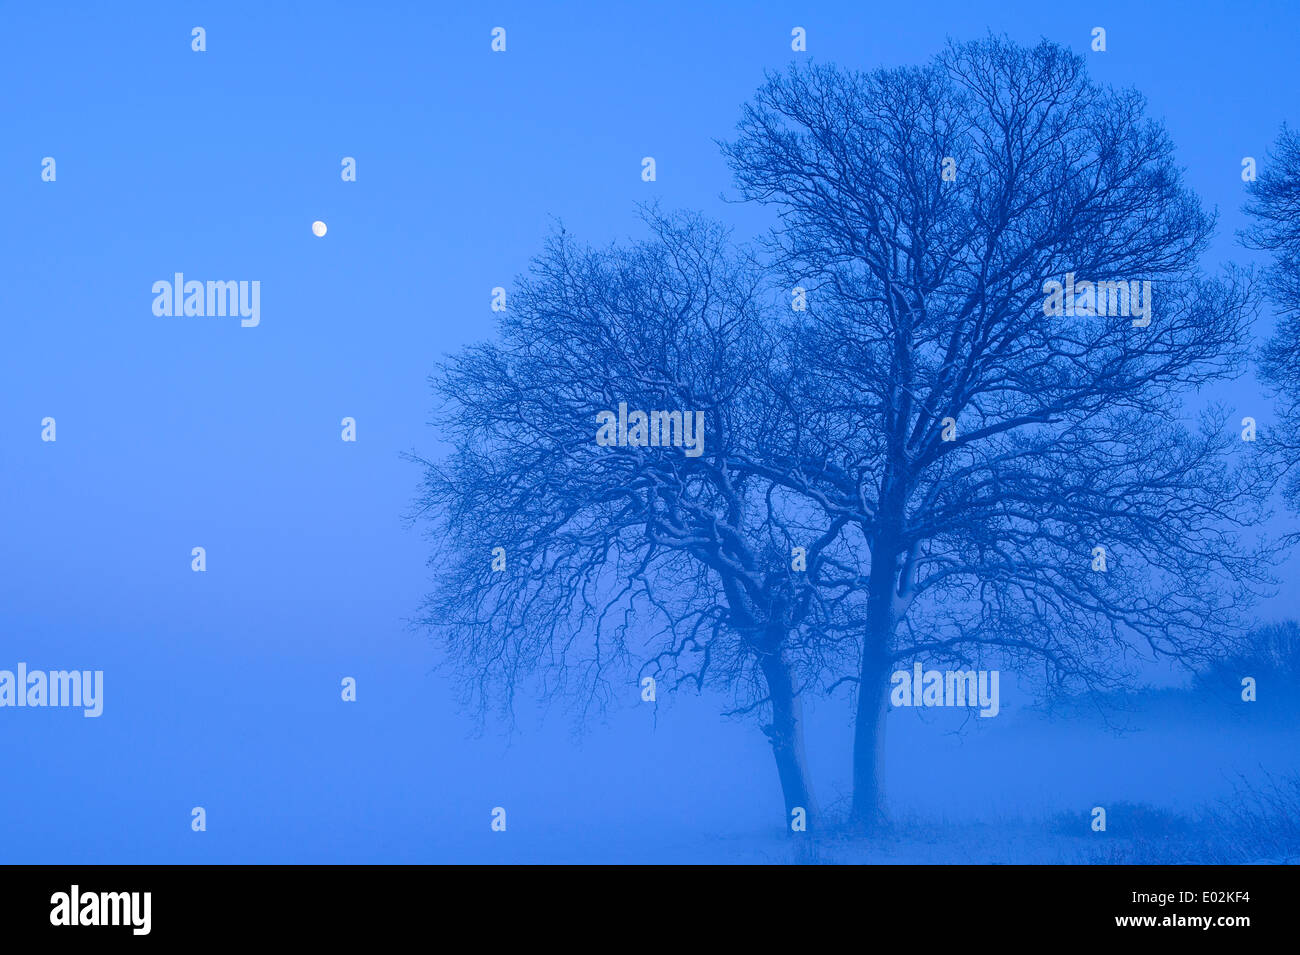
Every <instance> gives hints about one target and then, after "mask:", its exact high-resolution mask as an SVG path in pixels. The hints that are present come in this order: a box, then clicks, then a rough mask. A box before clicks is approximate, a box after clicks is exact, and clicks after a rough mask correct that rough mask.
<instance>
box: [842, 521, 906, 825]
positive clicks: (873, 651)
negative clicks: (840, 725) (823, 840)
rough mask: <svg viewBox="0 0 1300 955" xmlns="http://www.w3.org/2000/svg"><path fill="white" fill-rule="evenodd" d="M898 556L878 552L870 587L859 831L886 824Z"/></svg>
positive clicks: (857, 746) (857, 771)
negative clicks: (887, 735) (887, 741)
mask: <svg viewBox="0 0 1300 955" xmlns="http://www.w3.org/2000/svg"><path fill="white" fill-rule="evenodd" d="M897 567H898V551H897V548H895V547H892V546H890V545H889V543H887V542H886V541H878V542H877V544H876V546H875V547H873V549H872V555H871V577H870V580H869V581H868V583H867V587H868V595H867V630H866V633H865V634H864V635H863V639H862V668H861V672H860V673H859V682H858V711H857V715H856V718H855V721H854V724H853V809H852V813H851V821H852V823H853V825H854V826H855V827H856V828H858V829H859V830H862V831H865V832H873V831H877V830H879V829H881V828H883V826H884V825H885V822H886V818H887V812H886V807H885V720H886V718H887V717H888V716H889V677H890V672H891V670H892V669H893V658H892V656H891V651H892V649H893V645H894V628H895V627H896V626H897V623H898V622H897V620H896V619H895V616H894V590H895V588H896V587H897V585H898V570H897Z"/></svg>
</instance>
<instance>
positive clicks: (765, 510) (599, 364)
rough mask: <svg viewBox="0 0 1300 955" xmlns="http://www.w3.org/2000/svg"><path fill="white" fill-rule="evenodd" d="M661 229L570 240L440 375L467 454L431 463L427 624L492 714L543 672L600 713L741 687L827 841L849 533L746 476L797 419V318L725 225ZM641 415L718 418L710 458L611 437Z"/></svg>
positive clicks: (794, 802)
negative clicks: (768, 378)
mask: <svg viewBox="0 0 1300 955" xmlns="http://www.w3.org/2000/svg"><path fill="white" fill-rule="evenodd" d="M647 221H648V223H649V225H650V227H651V231H652V237H651V238H650V240H649V241H645V242H641V243H637V244H633V245H629V246H622V247H619V246H616V247H612V248H610V249H607V250H603V251H592V250H589V249H582V248H579V247H578V246H577V245H576V244H575V243H574V242H573V240H572V239H571V237H570V236H568V235H567V234H566V233H563V232H560V233H559V234H557V235H555V236H553V237H552V239H551V240H550V242H549V243H548V245H547V247H546V250H545V252H544V254H542V255H541V256H540V257H539V258H538V259H537V260H536V261H535V263H534V266H533V268H532V271H531V273H530V275H529V276H528V277H527V278H526V279H525V280H523V281H522V282H521V283H519V285H518V287H517V288H516V290H515V291H514V292H513V293H512V294H511V295H510V297H509V299H508V308H507V310H506V312H505V313H504V317H503V319H502V321H501V335H500V339H501V340H500V342H499V343H495V344H485V345H481V346H477V347H473V348H470V349H467V350H466V351H465V352H463V353H462V354H460V355H458V356H456V357H455V358H453V359H452V360H450V361H449V362H448V363H446V364H445V365H444V366H443V367H442V368H441V369H440V370H439V372H438V374H437V375H436V376H435V377H434V379H433V384H434V386H435V388H436V390H437V391H438V393H439V394H440V395H441V397H442V399H443V406H442V410H441V412H440V414H439V416H438V420H437V421H436V422H435V423H436V425H437V426H438V427H439V430H440V433H441V434H442V436H443V437H444V439H445V440H446V441H448V442H449V443H450V445H451V452H450V453H449V454H448V455H446V456H445V458H444V459H443V460H440V461H435V462H430V461H427V460H426V461H423V462H422V463H424V464H425V466H426V479H425V484H424V488H423V492H422V494H421V496H420V504H419V507H420V513H421V515H422V516H424V517H426V518H428V519H429V520H430V521H431V522H432V531H433V538H434V540H435V542H437V544H438V546H439V550H438V552H436V553H435V555H434V557H433V558H432V560H431V562H430V565H431V567H432V568H433V570H434V574H435V578H436V583H437V587H436V590H435V592H434V593H433V595H432V596H431V597H430V600H429V603H428V606H427V611H426V613H425V615H424V622H425V623H426V624H427V625H428V626H429V627H431V628H433V629H434V630H435V631H436V632H438V633H439V634H440V635H441V636H442V637H443V638H444V639H445V641H446V645H447V648H448V651H449V655H450V658H451V659H452V660H453V661H454V662H455V664H456V665H457V668H458V670H459V673H460V674H461V679H462V688H463V689H464V690H465V691H466V693H467V695H468V696H469V697H470V698H472V699H474V700H476V701H477V703H478V705H479V706H480V707H484V706H488V705H491V704H492V703H493V702H500V703H501V704H503V705H504V706H505V707H506V708H507V709H508V708H509V707H510V705H511V704H512V703H513V701H514V699H515V695H516V693H517V692H518V691H519V689H520V688H521V686H522V685H523V683H524V682H525V680H526V679H528V678H529V677H535V678H536V679H537V680H538V682H539V691H540V694H541V695H542V697H543V698H545V699H547V700H550V699H556V698H558V697H559V696H560V695H561V694H569V695H573V696H576V698H577V699H578V700H579V705H580V709H581V712H582V714H584V715H585V714H587V713H589V712H591V711H592V710H593V709H595V710H599V709H600V708H602V707H603V706H605V705H606V704H607V703H608V702H609V701H610V699H611V697H612V696H613V695H614V694H616V693H623V692H628V691H626V690H622V689H620V687H625V686H627V684H628V682H629V681H628V678H627V675H628V674H629V673H635V674H636V675H637V676H638V677H641V678H644V677H645V676H651V677H653V678H655V679H656V680H657V681H659V684H660V686H662V687H664V688H665V689H669V690H671V689H673V688H675V687H677V686H680V685H682V684H687V685H691V686H693V687H696V688H703V687H705V686H711V685H716V686H719V687H722V688H725V689H727V690H729V691H731V692H733V693H734V694H735V704H734V710H733V712H737V713H748V712H760V711H761V712H762V713H764V714H766V717H765V720H764V724H763V728H764V731H765V733H766V734H767V736H768V738H769V740H770V742H771V746H772V750H773V755H774V757H775V760H776V765H777V770H778V774H779V779H780V782H781V786H782V791H783V795H784V801H785V804H786V810H787V813H790V812H793V811H794V810H795V809H797V808H799V809H802V810H804V812H805V813H806V814H807V817H808V822H809V825H810V827H811V826H813V825H815V824H816V821H817V817H818V807H817V804H816V800H815V797H814V791H813V786H812V781H811V778H810V775H809V772H808V767H807V761H806V756H805V752H804V742H803V733H804V730H803V716H802V694H803V692H804V689H805V687H806V686H807V685H809V684H810V683H812V682H815V681H816V680H818V679H820V677H821V676H822V675H823V674H825V673H830V672H838V671H839V670H841V669H842V668H843V666H844V656H845V653H846V651H847V652H848V653H849V654H850V655H851V653H852V650H851V646H850V645H849V643H848V642H847V641H844V640H839V641H837V640H835V639H833V638H828V637H827V636H826V635H825V634H824V633H821V632H820V631H819V630H817V629H816V628H815V627H813V626H811V624H812V623H814V622H815V621H816V620H817V619H819V618H820V617H822V616H825V615H826V614H827V613H828V611H827V610H826V609H825V608H826V606H828V603H827V602H828V601H833V600H834V597H835V594H836V591H837V585H834V584H830V585H823V584H821V583H820V581H819V576H818V575H819V573H820V572H821V568H822V567H823V566H824V565H827V561H828V560H829V559H830V557H831V556H832V555H833V554H834V552H835V551H836V549H837V548H839V549H842V544H841V543H840V541H839V531H840V530H841V528H842V526H843V521H839V520H837V519H835V518H831V517H827V516H826V514H825V513H824V511H823V510H821V509H820V508H809V507H807V506H805V505H804V504H803V503H802V502H801V499H800V498H799V497H798V495H796V494H793V493H792V492H791V491H789V490H788V489H787V488H786V487H785V486H783V485H781V484H778V483H776V482H774V481H771V480H768V479H766V478H763V477H761V476H758V475H755V474H753V473H751V472H748V471H747V470H745V469H744V468H743V467H740V466H738V462H739V463H743V462H744V461H745V460H747V459H748V458H750V457H752V456H753V454H754V453H755V447H756V442H757V441H758V440H759V438H760V437H761V435H762V434H763V432H764V430H765V429H766V427H767V422H768V420H769V419H771V418H772V417H773V416H774V415H775V414H776V413H777V412H776V411H775V410H774V408H775V404H774V401H773V400H772V399H771V397H770V392H769V391H768V390H767V389H766V388H765V386H764V381H765V377H764V369H765V367H766V364H767V362H768V359H769V357H770V356H771V355H772V353H773V350H774V348H775V341H776V339H775V337H774V335H773V330H774V329H775V327H776V326H777V325H778V324H779V320H780V317H779V316H775V317H774V316H773V314H772V309H771V308H770V307H768V306H766V305H765V304H764V302H765V296H764V294H763V284H762V275H761V272H760V271H759V270H757V269H756V268H755V267H754V266H753V264H752V263H751V262H750V261H748V260H747V259H746V258H745V257H743V256H741V255H739V254H738V253H735V252H733V251H732V250H731V249H730V246H729V240H728V236H727V233H726V232H725V231H724V230H723V229H721V228H720V227H718V226H716V225H713V224H710V223H708V222H706V221H704V220H702V219H700V218H698V217H695V216H690V215H677V216H661V215H658V214H657V213H651V214H649V215H648V217H647ZM621 404H622V405H625V406H626V409H628V411H627V414H628V416H629V417H630V415H631V413H632V411H641V412H650V411H668V412H678V413H680V417H679V419H678V422H679V424H680V423H684V424H685V427H687V428H690V427H691V423H692V416H693V415H694V414H695V412H697V411H698V412H700V414H701V416H702V422H703V432H702V433H700V434H697V438H699V439H701V444H700V445H699V447H698V448H697V449H694V450H692V449H691V448H690V447H688V445H689V443H690V442H689V441H686V442H684V443H683V444H682V445H681V446H677V445H672V444H670V443H669V441H668V440H667V435H668V432H667V431H665V432H664V435H663V436H662V437H663V438H664V440H661V441H660V442H656V443H658V444H659V446H646V445H645V440H644V438H645V436H644V434H642V435H640V436H639V438H640V439H642V440H640V441H639V442H638V440H637V438H634V437H633V436H632V435H631V429H629V437H628V440H627V441H626V442H624V443H621V444H620V445H619V446H609V442H605V443H603V444H602V443H598V441H597V433H598V427H599V423H600V421H601V420H602V413H606V412H614V411H615V410H616V409H619V408H620V405H621ZM665 427H667V425H665ZM620 437H621V436H620ZM795 547H803V548H804V549H805V552H806V554H805V556H804V560H805V561H806V564H807V569H806V570H804V569H802V567H796V566H795V564H796V563H797V561H793V560H792V556H791V555H792V551H793V549H794V548H795ZM496 548H501V550H496V551H495V553H496V555H497V562H496V567H497V569H494V568H493V553H494V550H495V549H496ZM502 561H504V566H505V569H504V570H501V569H500V568H501V566H502V563H501V562H502ZM847 586H848V585H838V591H839V592H840V593H843V592H844V591H845V590H846V589H847ZM632 692H635V691H632ZM789 818H790V817H789V816H788V815H787V819H789Z"/></svg>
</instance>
